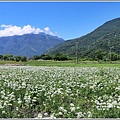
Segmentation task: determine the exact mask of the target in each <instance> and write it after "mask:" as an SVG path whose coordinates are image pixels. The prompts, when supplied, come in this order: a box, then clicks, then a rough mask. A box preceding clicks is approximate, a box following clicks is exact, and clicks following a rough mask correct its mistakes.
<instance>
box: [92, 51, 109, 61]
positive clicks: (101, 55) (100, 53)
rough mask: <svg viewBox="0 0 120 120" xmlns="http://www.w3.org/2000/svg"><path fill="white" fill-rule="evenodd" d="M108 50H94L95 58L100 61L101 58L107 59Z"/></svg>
mask: <svg viewBox="0 0 120 120" xmlns="http://www.w3.org/2000/svg"><path fill="white" fill-rule="evenodd" d="M106 54H107V53H106V52H103V51H102V50H100V49H98V50H96V51H95V52H94V55H95V59H97V61H98V62H99V61H100V60H103V59H105V57H106Z"/></svg>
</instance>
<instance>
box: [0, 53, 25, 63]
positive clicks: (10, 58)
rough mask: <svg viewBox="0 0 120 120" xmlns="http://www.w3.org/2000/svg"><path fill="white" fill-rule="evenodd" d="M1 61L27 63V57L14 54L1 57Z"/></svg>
mask: <svg viewBox="0 0 120 120" xmlns="http://www.w3.org/2000/svg"><path fill="white" fill-rule="evenodd" d="M0 60H7V61H16V62H19V61H22V62H25V61H27V57H26V56H16V55H15V56H13V55H12V54H5V55H0Z"/></svg>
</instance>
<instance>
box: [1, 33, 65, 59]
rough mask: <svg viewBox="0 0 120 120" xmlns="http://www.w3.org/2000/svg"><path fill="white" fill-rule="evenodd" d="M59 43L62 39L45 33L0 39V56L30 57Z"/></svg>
mask: <svg viewBox="0 0 120 120" xmlns="http://www.w3.org/2000/svg"><path fill="white" fill-rule="evenodd" d="M61 42H64V40H63V39H62V38H59V37H57V36H52V35H49V34H45V33H39V34H24V35H19V36H18V35H15V36H8V37H0V54H2V55H5V54H12V55H18V56H27V57H32V56H34V55H41V54H43V53H44V52H45V51H46V50H47V49H49V48H51V47H52V46H54V45H56V44H59V43H61Z"/></svg>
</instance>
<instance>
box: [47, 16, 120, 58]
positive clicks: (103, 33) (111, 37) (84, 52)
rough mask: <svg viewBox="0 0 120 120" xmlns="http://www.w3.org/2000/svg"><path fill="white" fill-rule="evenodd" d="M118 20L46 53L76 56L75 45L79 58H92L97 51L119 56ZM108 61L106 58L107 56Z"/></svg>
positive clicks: (119, 30)
mask: <svg viewBox="0 0 120 120" xmlns="http://www.w3.org/2000/svg"><path fill="white" fill-rule="evenodd" d="M119 26H120V18H117V19H114V20H111V21H108V22H106V23H105V24H103V25H102V26H100V27H98V28H97V29H95V30H94V31H93V32H91V33H89V34H87V35H85V36H83V37H80V38H76V39H72V40H67V41H65V42H63V43H60V44H58V45H56V46H54V47H53V48H51V49H49V50H48V51H46V53H49V54H56V53H58V52H61V53H63V54H67V55H69V56H75V55H76V45H77V52H78V56H79V58H87V57H90V58H93V57H94V53H95V52H96V51H97V50H99V49H100V50H101V51H102V52H106V54H110V52H114V53H115V54H118V55H119V54H120V27H119ZM107 59H108V56H107Z"/></svg>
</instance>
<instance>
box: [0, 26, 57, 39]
mask: <svg viewBox="0 0 120 120" xmlns="http://www.w3.org/2000/svg"><path fill="white" fill-rule="evenodd" d="M0 28H3V29H2V30H0V37H5V36H14V35H24V34H30V33H34V34H39V33H41V32H44V33H46V34H50V35H52V36H57V34H55V33H53V32H51V30H50V28H49V27H45V28H44V29H43V30H42V29H40V28H35V27H33V26H31V25H26V26H23V27H19V26H16V25H14V26H13V25H5V24H3V25H1V26H0Z"/></svg>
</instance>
